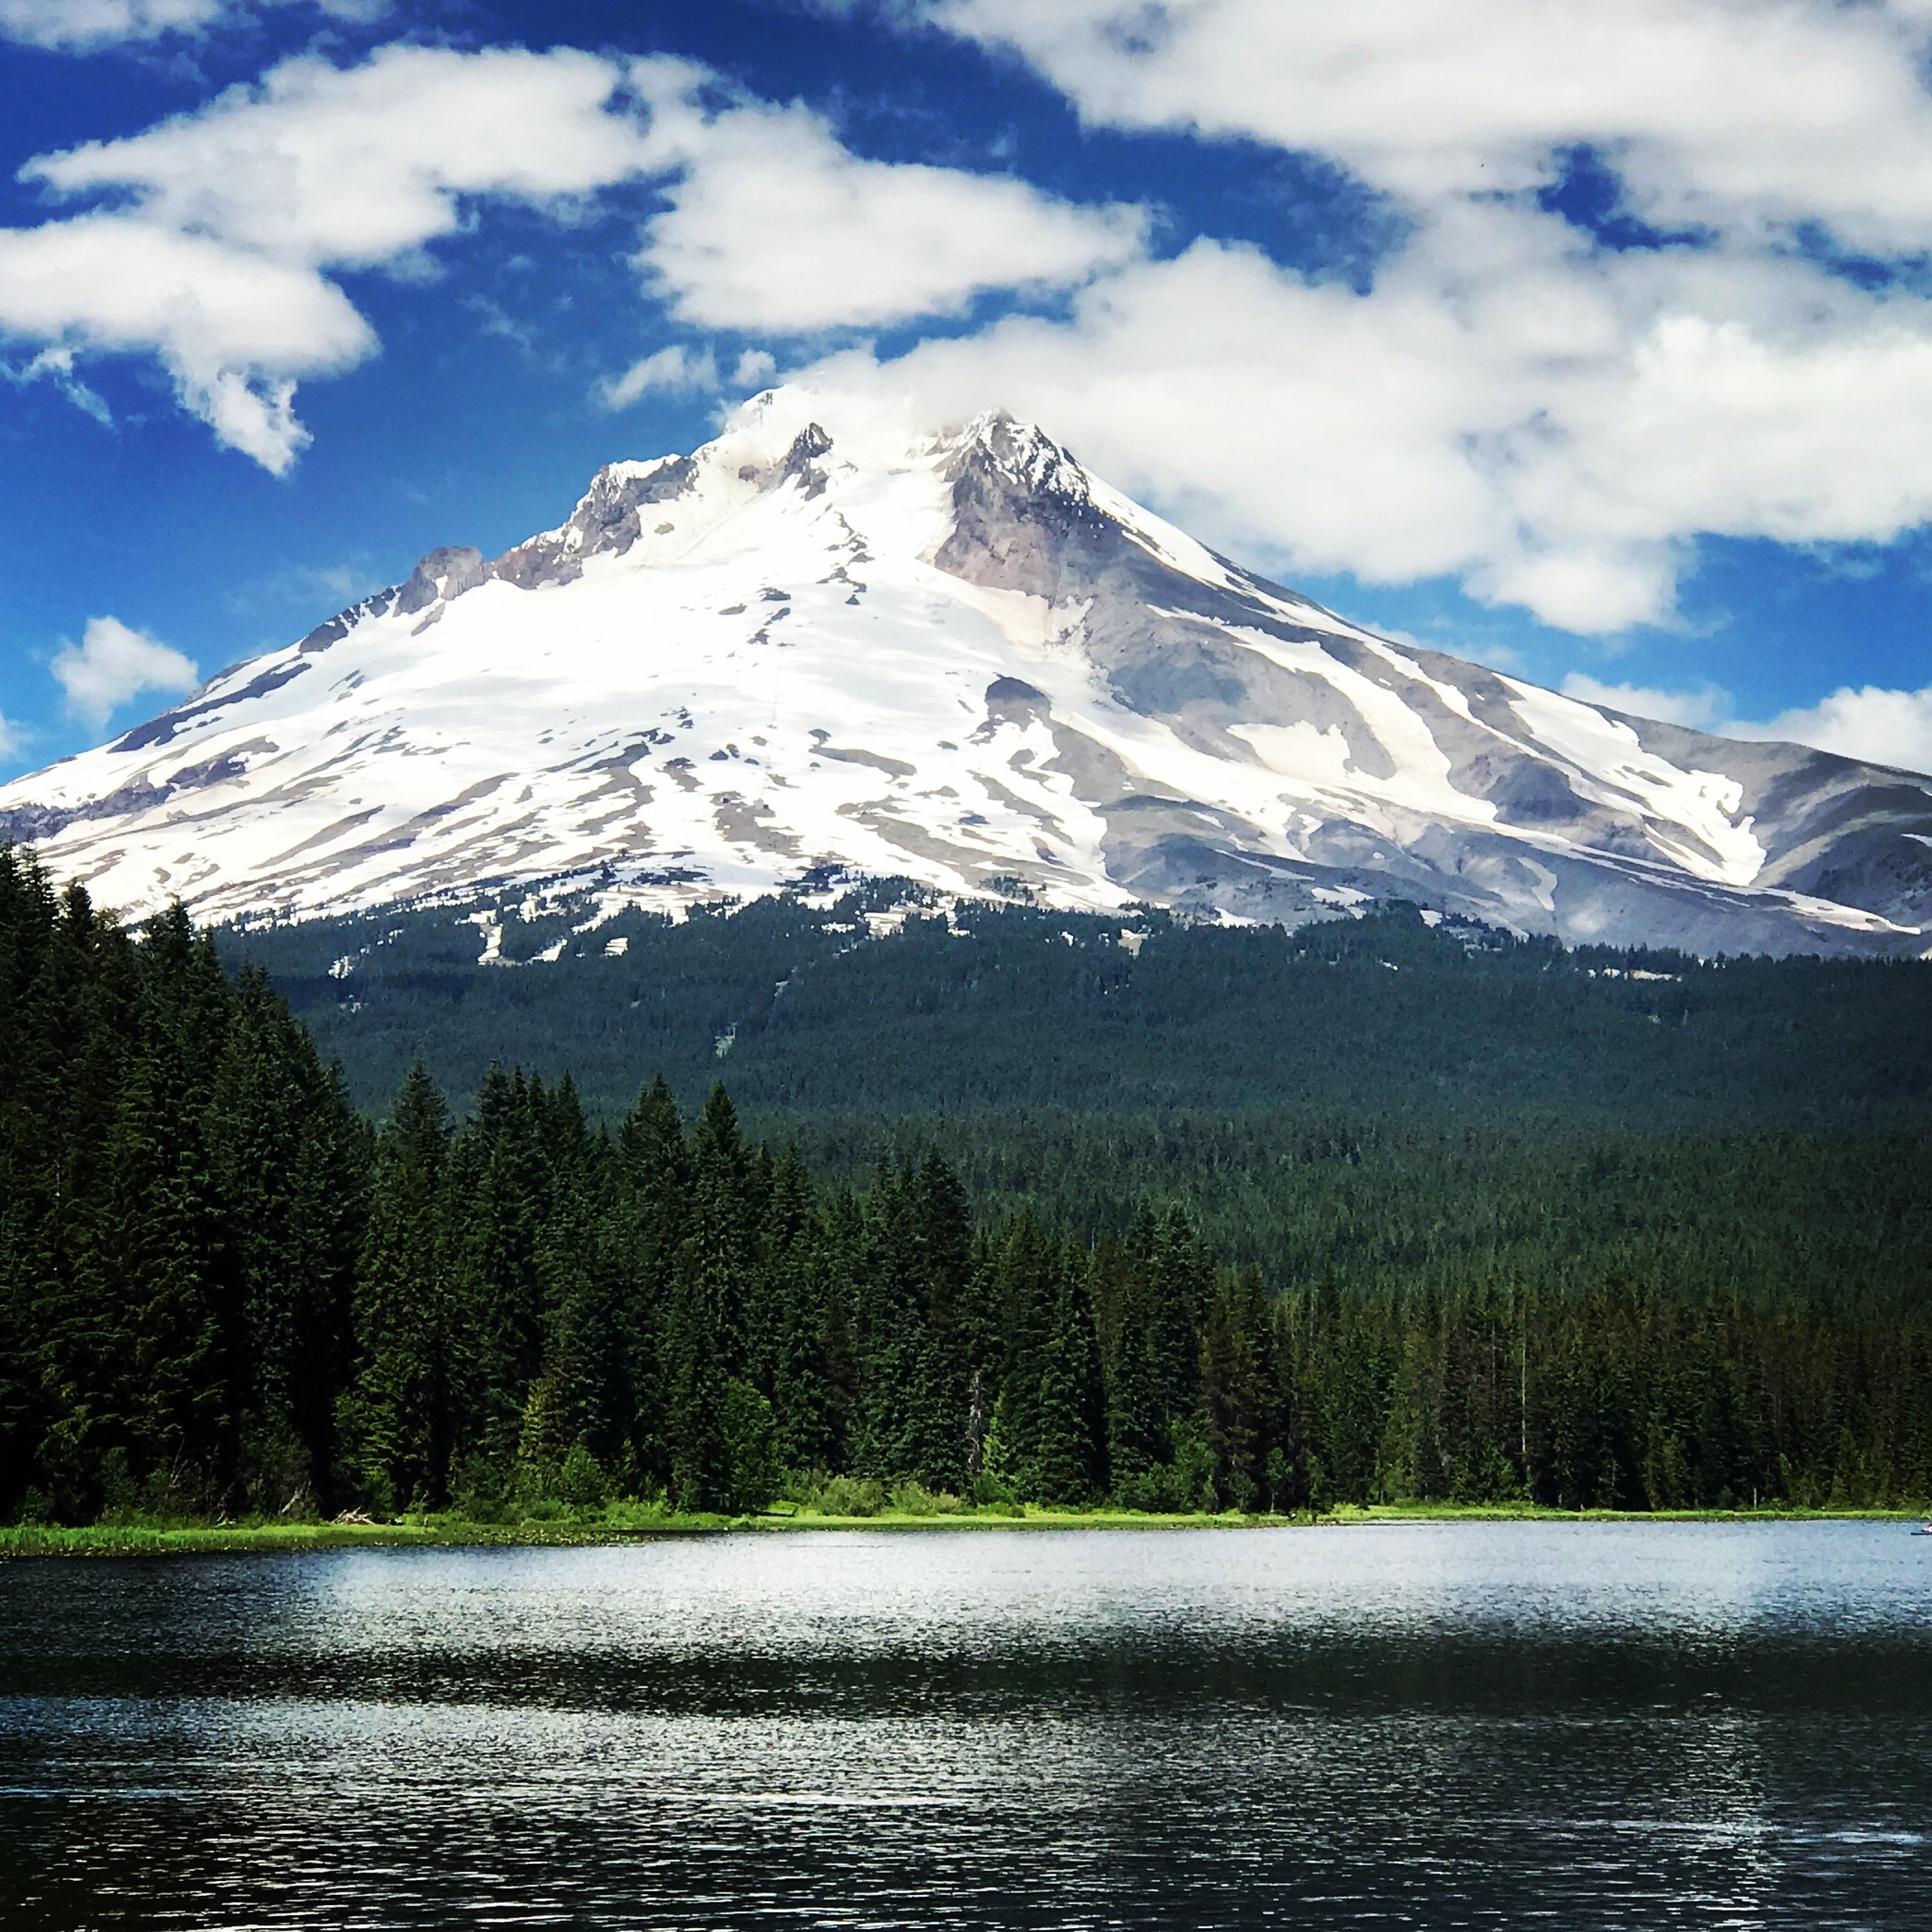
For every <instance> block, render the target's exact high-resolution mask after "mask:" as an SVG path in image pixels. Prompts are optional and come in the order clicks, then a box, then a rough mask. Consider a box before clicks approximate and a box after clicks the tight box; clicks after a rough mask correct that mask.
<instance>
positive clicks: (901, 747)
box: [0, 390, 1932, 954]
mask: <svg viewBox="0 0 1932 1932" xmlns="http://www.w3.org/2000/svg"><path fill="white" fill-rule="evenodd" d="M0 836H12V837H13V838H17V839H22V840H27V841H31V842H33V843H35V844H36V845H38V846H39V849H40V850H41V852H42V853H43V856H44V857H45V858H46V860H47V861H48V862H49V864H50V865H52V866H53V867H55V868H56V869H57V870H58V872H60V873H61V874H62V875H63V876H78V877H80V878H82V879H85V880H87V882H88V883H89V884H90V886H91V887H92V889H93V890H94V893H95V894H96V896H97V898H99V899H100V900H103V901H104V903H108V904H111V905H113V906H118V907H121V908H123V909H126V910H131V911H132V910H141V909H143V908H146V907H149V906H153V905H155V904H156V903H158V902H161V901H162V900H166V899H168V898H169V897H172V896H179V897H180V898H181V899H182V900H185V902H186V903H188V904H189V906H190V907H191V908H192V910H195V911H196V912H197V913H199V914H200V915H201V916H202V917H209V918H230V917H247V916H257V915H263V914H267V913H294V914H319V913H331V912H341V911H349V910H358V909H366V908H370V907H374V906H383V905H387V904H390V903H398V902H404V901H413V900H422V899H423V898H424V897H426V896H446V897H451V898H458V899H460V898H461V897H462V896H464V895H466V894H469V893H476V892H478V891H481V890H484V889H489V890H493V891H500V890H501V889H502V888H503V887H505V886H518V885H520V884H529V885H530V886H538V885H540V884H543V883H555V882H559V881H563V882H568V883H570V885H572V886H573V887H574V888H575V889H584V888H586V887H593V886H594V887H595V888H597V889H600V891H602V892H603V893H605V894H606V895H607V902H606V903H611V904H616V903H639V902H642V903H647V904H655V905H661V906H666V907H673V908H674V907H675V906H679V905H680V904H682V903H686V902H689V901H690V900H694V899H700V898H715V897H716V896H720V895H725V894H736V895H750V894H755V893H764V892H768V891H770V890H773V889H777V888H779V887H781V886H785V885H787V884H789V883H794V882H797V881H798V880H800V879H801V878H804V877H807V876H811V875H812V874H814V873H815V872H816V871H818V869H821V868H828V867H832V868H842V869H847V870H849V871H852V872H861V873H871V874H876V875H900V876H909V877H912V878H914V879H920V880H922V881H924V882H926V883H929V884H930V885H932V886H937V887H939V888H941V889H946V890H948V891H952V892H957V893H988V892H998V891H1000V890H1012V889H1015V888H1018V889H1025V890H1027V891H1029V892H1030V893H1032V894H1033V895H1035V896H1037V897H1039V898H1041V899H1043V900H1046V902H1048V903H1053V904H1056V905H1062V906H1068V907H1086V908H1094V909H1100V910H1106V909H1110V908H1114V907H1118V906H1124V905H1127V904H1128V903H1132V902H1134V901H1148V902H1151V903H1158V904H1163V905H1167V906H1175V907H1179V908H1182V909H1185V910H1193V911H1196V912H1199V913H1203V914H1214V913H1219V914H1220V915H1222V916H1224V917H1241V918H1256V919H1281V920H1286V921H1288V922H1290V923H1293V922H1294V921H1296V920H1303V919H1306V918H1308V917H1320V916H1325V915H1332V913H1334V912H1335V910H1337V909H1338V908H1345V907H1349V906H1356V905H1359V904H1362V903H1366V902H1368V901H1370V900H1386V899H1390V898H1403V899H1409V900H1418V901H1420V902H1421V903H1423V905H1425V906H1436V907H1439V908H1441V909H1442V910H1445V911H1451V912H1455V913H1465V914H1470V915H1473V916H1475V917H1479V918H1481V919H1485V920H1493V921H1496V922H1498V923H1505V924H1509V925H1512V926H1515V927H1519V928H1522V929H1525V930H1537V931H1543V932H1550V933H1555V934H1559V935H1560V936H1561V937H1564V938H1566V939H1570V940H1585V939H1590V940H1615V941H1619V942H1628V943H1637V942H1646V943H1651V944H1675V945H1681V946H1683V947H1688V948H1690V949H1693V950H1696V951H1702V952H1706V953H1709V952H1715V951H1728V952H1738V951H1798V950H1802V951H1877V952H1897V953H1902V954H1920V953H1922V952H1924V951H1927V947H1928V946H1932V934H1927V932H1926V931H1924V930H1922V928H1923V927H1925V926H1926V925H1927V923H1928V921H1932V782H1928V781H1926V780H1923V779H1921V778H1920V777H1914V776H1913V775H1910V774H1906V773H1902V772H1894V771H1887V770H1881V769H1879V768H1877V767H1872V766H1867V765H1861V764H1855V763H1852V762H1850V761H1849V760H1845V759H1842V758H1835V757H1828V756H1826V755H1825V754H1823V753H1818V752H1814V751H1810V750H1804V749H1801V748H1800V747H1794V746H1791V745H1776V744H1760V743H1736V742H1733V741H1732V740H1726V739H1723V738H1717V737H1712V736H1705V735H1702V734H1700V733H1696V732H1692V731H1686V730H1681V729H1679V728H1677V727H1675V726H1668V725H1664V724H1658V723H1651V722H1649V721H1647V720H1645V719H1639V718H1633V717H1626V716H1621V715H1619V714H1617V713H1612V712H1607V711H1605V710H1603V709H1600V708H1597V707H1596V706H1590V705H1587V704H1583V703H1580V702H1577V701H1576V700H1575V699H1570V698H1565V697H1560V696H1556V694H1554V693H1553V692H1549V691H1546V690H1543V689H1539V688H1537V687H1536V686H1535V685H1529V684H1526V683H1522V682H1519V681H1518V680H1516V679H1511V678H1507V677H1504V676H1502V675H1499V674H1498V673H1497V672H1492V671H1489V670H1485V669H1483V668H1481V667H1479V666H1477V665H1472V664H1468V663H1464V662H1461V661H1460V660H1458V659H1456V658H1450V657H1446V656H1443V655H1437V654H1436V653H1434V652H1430V651H1425V650H1421V649H1418V648H1413V647H1412V646H1409V645H1398V644H1395V643H1392V642H1389V641H1387V640H1386V639H1383V638H1378V637H1376V636H1374V635H1372V634H1370V633H1369V632H1368V631H1363V630H1361V629H1359V628H1356V627H1355V626H1354V625H1352V624H1349V623H1347V622H1345V621H1344V620H1342V618H1340V617H1335V616H1334V615H1332V614H1331V613H1329V612H1328V611H1325V610H1323V609H1321V607H1318V605H1316V604H1311V603H1310V602H1308V600H1306V599H1305V598H1303V597H1298V596H1297V595H1295V594H1294V592H1292V591H1291V590H1284V589H1283V588H1281V587H1280V586H1278V585H1276V584H1274V583H1269V582H1267V581H1266V580H1264V579H1262V578H1260V577H1255V576H1253V575H1252V574H1250V573H1247V572H1246V571H1243V570H1240V569H1238V568H1237V567H1236V566H1234V565H1233V564H1231V563H1228V562H1227V561H1226V560H1224V559H1223V558H1221V557H1219V556H1216V555H1214V554H1213V553H1210V552H1209V551H1208V550H1206V549H1203V548H1202V546H1200V545H1199V543H1196V542H1194V541H1193V540H1192V539H1191V538H1189V537H1188V536H1185V534H1183V533H1182V532H1181V531H1179V530H1178V529H1175V528H1174V527H1173V526H1171V525H1169V524H1168V523H1166V522H1163V521H1162V519H1159V518H1158V517H1156V516H1155V515H1151V514H1150V513H1149V512H1147V511H1145V510H1144V509H1141V508H1140V507H1139V506H1138V505H1136V504H1134V503H1133V502H1130V501H1129V500H1128V499H1127V498H1125V497H1124V496H1122V495H1120V494H1119V493H1118V492H1116V491H1114V490H1113V489H1111V488H1109V487H1108V486H1107V485H1106V484H1104V483H1103V482H1102V481H1100V480H1099V479H1098V478H1096V477H1094V476H1093V475H1092V474H1090V473H1089V472H1088V471H1086V470H1084V469H1083V468H1081V467H1080V464H1078V463H1077V462H1076V461H1074V460H1073V457H1070V455H1069V454H1067V453H1066V451H1064V450H1063V449H1061V448H1060V447H1058V446H1057V445H1056V444H1054V443H1053V442H1052V441H1051V440H1049V439H1048V438H1047V437H1046V436H1045V435H1043V434H1042V433H1041V432H1040V431H1039V430H1036V429H1033V428H1031V427H1027V426H1025V425H1023V424H1021V423H1015V422H1014V421H1013V420H1011V419H1010V418H1009V417H1005V416H1004V415H1001V414H993V415H989V416H986V417H981V418H980V419H979V420H977V421H975V422H973V423H969V424H968V425H967V426H966V427H964V429H959V430H953V431H951V432H948V433H946V434H938V435H930V436H927V437H922V438H920V439H919V440H917V441H915V442H913V444H910V446H908V445H906V444H905V443H904V442H903V440H900V439H899V438H897V437H893V436H890V435H889V434H885V433H883V432H881V431H879V430H878V429H877V427H876V423H872V422H871V421H869V420H860V421H858V422H855V423H848V422H846V421H845V420H844V419H843V418H842V417H841V416H840V415H839V413H838V410H836V409H835V408H833V407H832V406H830V405H829V404H828V403H827V401H826V400H825V399H823V398H820V397H816V396H813V395H811V394H810V393H806V392H801V391H798V390H777V391H774V392H770V393H767V395H765V396H761V397H760V398H759V399H757V400H756V401H755V402H753V403H750V404H749V405H747V406H746V408H745V409H744V410H742V411H741V412H740V414H739V417H738V418H737V419H736V423H735V424H734V427H732V428H731V429H730V430H729V431H728V432H727V433H726V434H724V435H723V436H721V437H719V439H718V440H716V441H715V442H713V443H711V444H707V445H706V447H703V448H702V449H701V450H699V451H697V452H696V454H692V455H690V456H673V457H660V458H658V460H657V461H653V462H648V463H618V464H612V465H611V467H610V468H607V469H605V470H604V471H601V472H600V474H598V475H597V477H596V478H595V479H594V481H593V482H592V484H591V485H590V491H589V492H588V494H587V495H586V496H585V497H584V498H583V501H582V502H580V504H579V505H577V509H576V510H575V511H574V512H573V514H572V515H571V516H570V519H569V520H568V521H567V522H565V523H564V524H563V526H561V527H560V528H559V529H555V530H551V531H548V532H545V533H544V534H543V535H542V536H536V537H533V538H532V539H530V540H529V542H528V543H523V544H522V545H519V546H518V547H517V548H516V549H513V550H512V551H510V552H509V553H508V554H507V555H505V556H502V557H499V558H498V559H497V560H496V561H495V563H486V562H485V560H484V559H483V557H482V556H481V555H480V553H478V552H477V551H475V550H474V549H442V550H437V551H435V552H433V553H431V554H430V556H427V557H425V558H424V559H423V562H422V563H421V564H420V566H418V567H417V570H416V572H415V574H414V575H413V576H412V577H410V579H409V580H408V581H407V582H406V583H403V584H400V585H399V586H397V587H395V588H393V589H391V590H385V591H383V592H382V593H380V594H379V595H377V596H376V597H371V598H369V600H367V601H366V602H365V603H362V604H358V605H356V606H355V607H352V609H349V610H347V611H343V612H342V614H340V615H339V616H338V617H335V618H333V619H332V620H331V621H329V622H328V623H326V624H322V625H321V626H320V627H319V628H318V629H316V630H315V631H311V632H310V634H308V636H307V637H305V638H302V639H301V641H299V642H298V643H295V644H291V645H289V646H287V648H285V649H283V650H281V651H275V652H272V653H270V655H267V656H266V657H263V658H257V659H255V660H254V661H253V662H250V663H248V664H246V665H242V666H240V668H236V669H234V670H232V671H229V672H224V673H223V675H220V676H219V677H218V678H216V679H214V680H213V682H211V683H209V685H206V686H205V687H204V688H203V689H202V690H200V691H199V692H196V694H195V695H194V696H193V697H192V698H191V699H189V700H188V701H186V702H184V703H182V704H181V705H179V706H176V707H175V709H172V710H169V711H167V712H165V713H162V715H161V716H158V717H157V718H155V719H153V720H152V721H151V723H147V724H144V725H141V726H139V727H138V728H137V729H136V730H132V731H130V732H128V733H126V734H125V735H124V736H121V737H120V738H117V740H114V742H113V743H111V744H108V745H105V746H103V747H100V749H98V750H94V751H90V752H87V753H83V754H82V755H81V756H79V757H73V758H70V759H67V760H64V761H63V762H62V763H61V764H57V765H54V766H53V767H49V769H47V770H44V771H41V772H39V773H36V774H33V775H32V776H31V777H26V778H22V779H19V780H17V781H14V782H13V783H12V784H8V785H6V786H5V787H0Z"/></svg>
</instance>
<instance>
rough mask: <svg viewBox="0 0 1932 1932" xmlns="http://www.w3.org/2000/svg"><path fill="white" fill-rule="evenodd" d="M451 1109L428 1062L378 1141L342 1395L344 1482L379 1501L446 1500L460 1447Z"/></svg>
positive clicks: (393, 1505) (388, 1506) (401, 1504)
mask: <svg viewBox="0 0 1932 1932" xmlns="http://www.w3.org/2000/svg"><path fill="white" fill-rule="evenodd" d="M449 1138H450V1128H449V1114H448V1109H447V1106H446V1104H444V1099H443V1096H442V1094H441V1093H440V1091H439V1090H438V1089H437V1086H436V1083H435V1082H434V1080H431V1079H430V1074H429V1071H428V1070H427V1068H426V1067H425V1066H423V1063H421V1061H420V1060H419V1061H417V1063H415V1064H414V1065H413V1066H411V1068H410V1071H409V1073H408V1075H407V1077H406V1078H405V1079H404V1080H403V1085H402V1088H401V1090H400V1092H399V1093H398V1094H397V1095H396V1104H395V1106H394V1107H393V1108H392V1110H391V1111H390V1114H389V1119H388V1121H386V1123H385V1124H384V1126H383V1131H382V1133H381V1134H380V1135H379V1138H378V1139H377V1142H376V1169H375V1176H374V1181H373V1185H372V1188H371V1191H370V1199H369V1226H368V1232H367V1233H366V1236H364V1239H363V1242H362V1253H361V1257H360V1261H359V1267H358V1269H357V1281H356V1297H355V1333H356V1339H357V1343H358V1347H359V1361H358V1363H357V1367H356V1372H355V1379H354V1382H353V1383H352V1386H351V1387H350V1389H349V1391H348V1393H347V1395H346V1396H345V1400H344V1403H343V1413H342V1426H341V1436H342V1445H343V1454H344V1458H345V1464H346V1467H345V1471H344V1475H345V1480H346V1483H347V1486H348V1487H349V1488H351V1489H352V1491H354V1492H359V1494H361V1495H363V1496H365V1497H366V1498H367V1499H368V1500H369V1502H372V1504H373V1505H376V1507H377V1508H378V1509H383V1510H384V1511H392V1512H393V1511H395V1510H397V1509H406V1508H407V1507H409V1506H410V1505H412V1504H413V1505H418V1506H423V1505H434V1504H437V1503H439V1502H441V1501H442V1500H443V1499H444V1497H445V1496H446V1495H447V1492H448V1488H449V1478H450V1461H451V1452H452V1450H453V1447H454V1434H455V1420H456V1418H455V1416H454V1413H453V1403H452V1401H451V1393H452V1392H451V1377H450V1364H449V1361H448V1358H447V1352H446V1342H447V1338H448V1335H449V1329H450V1315H451V1295H450V1291H449V1290H450V1277H451V1267H450V1264H451V1236H450V1232H449V1229H448V1226H447V1202H446V1199H445V1196H444V1179H445V1175H446V1172H447V1165H448V1158H449Z"/></svg>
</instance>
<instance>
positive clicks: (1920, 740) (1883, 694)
mask: <svg viewBox="0 0 1932 1932" xmlns="http://www.w3.org/2000/svg"><path fill="white" fill-rule="evenodd" d="M1726 732H1727V735H1728V736H1731V737H1733V738H1777V739H1782V740H1788V741H1789V742H1791V743H1794V744H1801V745H1814V746H1815V747H1817V748H1818V750H1820V751H1835V752H1836V753H1838V755H1839V756H1840V757H1845V758H1860V759H1863V760H1865V761H1866V763H1868V764H1875V765H1894V766H1897V767H1900V768H1902V769H1903V770H1906V771H1917V772H1929V773H1932V687H1928V688H1927V689H1925V690H1923V691H1886V690H1881V689H1879V687H1878V686H1877V685H1865V686H1863V687H1862V689H1857V690H1854V689H1851V688H1850V687H1849V685H1848V686H1846V687H1845V688H1844V689H1841V690H1838V691H1834V692H1832V695H1831V696H1829V697H1828V698H1825V699H1821V701H1820V702H1818V703H1817V704H1815V705H1812V706H1809V707H1808V708H1806V709H1800V710H1795V711H1787V712H1784V713H1781V714H1780V715H1779V716H1777V717H1775V718H1773V719H1770V721H1769V722H1768V723H1765V724H1735V725H1731V726H1727V727H1726Z"/></svg>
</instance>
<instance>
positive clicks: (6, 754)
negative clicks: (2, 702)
mask: <svg viewBox="0 0 1932 1932" xmlns="http://www.w3.org/2000/svg"><path fill="white" fill-rule="evenodd" d="M26 748H27V734H26V732H24V731H22V730H21V729H20V727H19V726H18V725H16V724H15V723H12V721H11V720H10V719H9V718H8V717H7V716H6V715H5V713H3V712H0V758H17V757H19V755H20V754H21V753H22V752H23V751H25V750H26Z"/></svg>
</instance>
